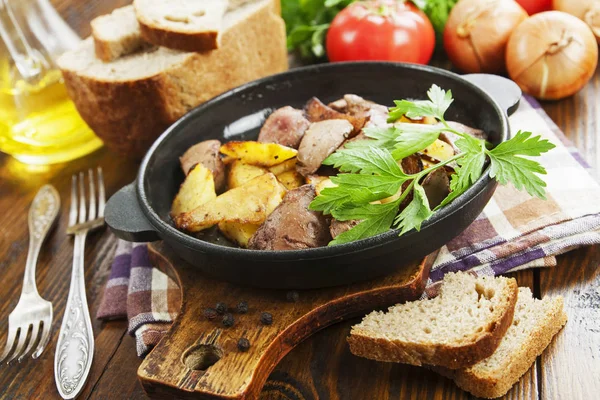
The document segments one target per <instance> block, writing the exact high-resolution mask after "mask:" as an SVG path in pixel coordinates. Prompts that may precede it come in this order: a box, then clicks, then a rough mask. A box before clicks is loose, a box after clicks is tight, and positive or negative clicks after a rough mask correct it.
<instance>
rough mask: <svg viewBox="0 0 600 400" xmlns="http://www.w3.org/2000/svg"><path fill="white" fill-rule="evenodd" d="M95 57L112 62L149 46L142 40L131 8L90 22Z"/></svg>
mask: <svg viewBox="0 0 600 400" xmlns="http://www.w3.org/2000/svg"><path fill="white" fill-rule="evenodd" d="M91 26H92V36H93V37H94V48H95V51H96V57H98V58H99V59H101V60H102V61H106V62H108V61H112V60H114V59H117V58H119V57H121V56H124V55H127V54H131V53H133V52H136V51H138V50H140V49H142V48H143V47H144V46H149V44H148V43H147V42H146V41H144V39H142V34H141V32H140V26H139V24H138V22H137V19H136V18H135V11H134V10H133V6H126V7H121V8H117V9H116V10H114V11H113V12H112V13H110V14H107V15H102V16H100V17H97V18H94V19H93V20H92V22H91Z"/></svg>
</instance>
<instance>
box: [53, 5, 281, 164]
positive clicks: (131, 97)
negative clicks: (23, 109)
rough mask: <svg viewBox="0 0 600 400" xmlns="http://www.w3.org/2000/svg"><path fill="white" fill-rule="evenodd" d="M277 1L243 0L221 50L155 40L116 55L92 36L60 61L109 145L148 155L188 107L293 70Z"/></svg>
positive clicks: (231, 15)
mask: <svg viewBox="0 0 600 400" xmlns="http://www.w3.org/2000/svg"><path fill="white" fill-rule="evenodd" d="M278 9H279V5H278V1H273V0H259V1H254V2H250V3H247V4H244V5H242V6H240V7H238V8H237V9H235V10H233V11H230V12H228V13H227V14H226V15H225V17H224V26H223V32H222V35H223V37H222V46H221V48H220V49H217V50H214V51H210V52H205V53H192V52H181V51H177V50H171V49H168V48H165V47H153V48H151V49H145V50H143V51H138V52H136V53H134V54H130V55H127V56H124V57H120V58H118V59H116V60H113V61H112V62H108V63H105V62H102V61H100V60H99V59H98V58H96V56H95V54H94V43H93V41H92V39H86V40H84V41H83V42H82V43H81V44H80V45H79V46H78V47H77V48H76V49H73V50H72V51H69V52H67V53H65V54H63V55H62V56H61V57H60V58H59V59H58V61H57V63H58V66H59V67H60V69H61V70H62V73H63V76H64V79H65V84H66V86H67V91H68V93H69V96H70V97H71V98H72V99H73V101H74V103H75V105H76V106H77V110H78V111H79V113H80V114H81V116H82V117H83V119H84V120H85V122H86V123H87V124H88V125H89V126H90V127H91V128H92V130H93V131H94V132H95V133H96V134H97V135H98V136H99V137H100V138H101V139H102V140H103V141H104V143H105V144H106V146H107V147H109V148H110V149H111V150H113V151H116V152H117V153H120V154H126V155H127V156H128V157H142V156H143V155H144V153H145V151H146V150H147V148H148V147H149V146H150V144H151V143H152V142H153V141H154V140H155V139H156V138H157V137H158V135H160V134H161V133H162V132H164V130H165V129H166V128H167V127H168V126H169V125H170V124H172V123H173V122H175V121H176V120H177V119H179V118H180V117H181V116H182V115H184V114H185V113H186V112H188V111H189V110H191V109H192V108H194V107H196V106H197V105H199V104H201V103H203V102H205V101H206V100H208V99H210V98H212V97H214V96H216V95H218V94H221V93H223V92H225V91H226V90H229V89H231V88H233V87H236V86H239V85H241V84H243V83H246V82H249V81H251V80H254V79H258V78H261V77H263V76H267V75H271V74H275V73H278V72H282V71H284V70H286V69H287V67H288V64H287V50H286V46H285V24H284V22H283V20H282V18H281V17H280V16H279V15H278V13H277V11H278Z"/></svg>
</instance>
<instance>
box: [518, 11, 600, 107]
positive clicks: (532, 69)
mask: <svg viewBox="0 0 600 400" xmlns="http://www.w3.org/2000/svg"><path fill="white" fill-rule="evenodd" d="M597 64H598V45H597V43H596V38H595V37H594V34H593V33H592V31H591V30H590V28H589V27H588V26H587V25H586V24H585V23H584V22H583V21H581V20H580V19H578V18H576V17H574V16H572V15H570V14H567V13H563V12H560V11H547V12H543V13H539V14H535V15H533V16H532V17H531V18H529V19H528V20H527V21H525V22H523V23H522V24H521V25H519V26H518V27H517V29H515V31H514V32H513V34H512V35H511V37H510V39H509V41H508V45H507V47H506V67H507V70H508V74H509V75H510V77H511V79H512V80H514V81H515V82H516V83H517V84H518V85H519V86H520V87H521V89H522V90H523V91H524V92H526V93H529V94H531V95H533V96H535V97H537V98H538V99H542V100H558V99H562V98H564V97H567V96H571V95H572V94H574V93H576V92H578V91H579V90H580V89H581V88H582V87H583V86H585V84H586V83H587V82H588V81H589V80H590V78H591V77H592V76H593V75H594V72H595V70H596V65H597Z"/></svg>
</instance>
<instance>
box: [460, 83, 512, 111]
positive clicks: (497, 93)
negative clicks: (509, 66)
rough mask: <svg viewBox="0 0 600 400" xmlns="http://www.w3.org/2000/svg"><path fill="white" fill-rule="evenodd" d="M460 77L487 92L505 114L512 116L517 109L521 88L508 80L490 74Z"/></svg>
mask: <svg viewBox="0 0 600 400" xmlns="http://www.w3.org/2000/svg"><path fill="white" fill-rule="evenodd" d="M462 77H463V78H464V79H465V80H467V81H469V82H471V83H473V84H474V85H476V86H478V87H480V88H481V89H483V90H485V91H486V92H488V94H489V95H490V96H491V97H492V98H493V99H494V100H496V101H497V102H498V104H500V106H501V107H502V108H503V109H504V110H506V114H508V115H509V116H510V115H512V114H513V113H514V112H515V111H516V110H517V108H518V107H519V101H520V100H521V95H522V94H523V93H522V92H521V88H520V87H519V85H517V84H516V83H514V82H513V81H511V80H510V79H507V78H503V77H501V76H498V75H492V74H467V75H462Z"/></svg>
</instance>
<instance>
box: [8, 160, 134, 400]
mask: <svg viewBox="0 0 600 400" xmlns="http://www.w3.org/2000/svg"><path fill="white" fill-rule="evenodd" d="M96 165H100V166H102V167H103V169H104V172H105V179H106V181H105V182H106V186H107V187H106V189H107V194H109V195H110V194H112V193H113V192H114V191H116V190H117V189H118V188H120V187H121V186H123V185H124V184H127V183H128V182H130V181H132V180H133V178H134V176H135V170H136V164H134V163H131V162H129V161H125V160H122V159H118V158H116V157H115V156H113V155H111V154H110V153H108V152H106V151H104V150H101V151H98V152H96V153H94V154H92V155H90V156H89V157H87V158H84V159H80V160H77V161H74V162H72V163H69V164H59V165H55V166H51V167H46V168H42V169H40V168H25V167H24V166H23V165H22V164H19V163H17V162H16V161H14V160H13V159H11V158H9V157H7V156H5V155H0V194H1V196H0V209H4V210H10V211H9V212H5V213H2V214H0V254H2V255H4V257H3V258H2V261H0V276H2V277H3V284H4V288H3V290H1V291H0V310H1V311H0V343H2V346H3V345H4V343H5V341H6V333H7V331H8V326H7V318H8V314H9V313H10V311H12V309H13V308H14V306H15V305H16V302H17V300H18V296H19V293H20V290H21V282H22V277H23V270H24V266H25V259H26V256H27V245H28V240H29V239H28V232H27V211H28V209H29V204H30V203H31V201H32V199H33V197H34V195H35V193H36V192H37V190H38V189H39V187H41V186H42V185H43V184H44V183H51V184H52V185H54V186H55V187H56V188H57V190H58V191H59V193H60V197H61V200H62V205H61V214H60V216H59V221H58V224H57V226H56V227H55V229H54V231H53V232H52V234H51V236H50V237H49V239H48V241H47V242H46V243H45V244H44V246H43V249H42V251H41V253H40V258H39V260H38V267H37V283H38V288H39V291H40V294H41V295H42V296H43V297H44V298H45V299H47V300H49V301H51V302H52V303H53V305H54V321H53V324H52V336H51V340H50V344H49V345H48V347H47V348H46V350H45V351H44V353H43V354H42V356H41V357H40V359H38V360H33V359H30V358H28V359H26V360H25V361H24V362H23V363H21V364H14V365H10V366H8V367H3V371H2V374H0V388H2V392H1V393H2V396H3V397H4V398H9V399H12V398H17V399H19V398H23V399H41V398H44V399H53V398H59V396H58V392H57V391H56V388H55V386H54V375H53V370H54V368H53V363H54V350H55V344H56V340H57V337H58V330H59V329H60V324H61V322H62V317H63V313H64V308H65V304H66V298H67V293H68V287H69V282H70V272H71V266H72V258H73V244H72V239H71V238H70V237H67V236H66V234H65V229H66V225H67V220H66V215H67V212H68V207H69V204H68V200H67V199H68V198H69V197H68V193H70V186H71V182H70V179H71V178H70V177H71V175H72V174H73V173H75V172H78V171H80V170H85V169H87V168H90V167H93V166H96ZM115 243H116V241H115V238H114V237H113V236H112V235H111V234H110V233H109V232H107V231H106V230H104V231H102V232H98V233H94V234H91V235H90V236H89V239H88V241H87V243H86V251H85V281H86V288H87V296H88V302H89V304H90V309H91V313H92V316H94V315H95V313H96V310H97V309H98V306H99V304H100V299H101V293H102V290H103V287H104V284H105V282H106V279H107V277H108V273H109V268H110V264H111V259H112V255H113V253H114V246H115ZM92 327H93V330H94V334H95V338H96V345H97V350H96V353H95V357H94V363H93V365H92V369H91V372H90V376H89V379H88V385H87V386H86V387H85V389H84V391H83V396H87V394H88V393H89V392H90V391H91V389H92V388H93V385H94V383H95V382H96V381H97V380H98V379H99V377H100V376H101V375H102V373H103V371H104V368H105V366H106V365H107V364H108V363H109V361H110V358H111V357H112V355H113V353H114V352H115V350H116V348H117V347H118V345H119V342H120V340H121V338H122V337H123V334H124V332H125V328H124V326H123V325H122V326H116V325H111V324H104V323H102V322H100V321H98V320H96V319H95V318H92Z"/></svg>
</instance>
